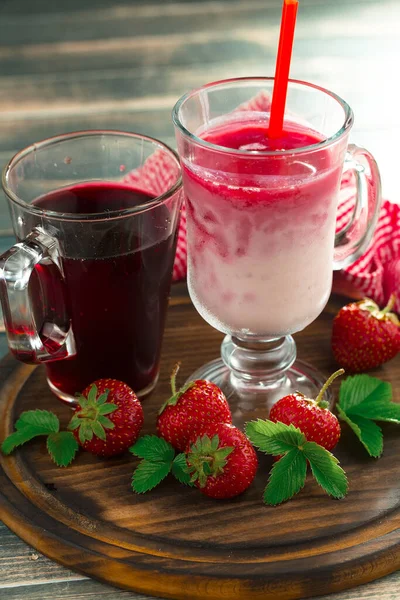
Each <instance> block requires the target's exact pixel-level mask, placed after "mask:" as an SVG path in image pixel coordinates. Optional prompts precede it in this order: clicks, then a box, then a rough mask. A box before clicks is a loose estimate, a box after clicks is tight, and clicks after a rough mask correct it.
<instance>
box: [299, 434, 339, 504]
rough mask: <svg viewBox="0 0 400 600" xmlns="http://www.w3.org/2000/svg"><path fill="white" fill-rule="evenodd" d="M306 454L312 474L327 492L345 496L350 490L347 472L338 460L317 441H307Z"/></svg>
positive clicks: (305, 445) (331, 494) (334, 495)
mask: <svg viewBox="0 0 400 600" xmlns="http://www.w3.org/2000/svg"><path fill="white" fill-rule="evenodd" d="M303 453H304V456H305V457H306V458H307V459H308V461H309V463H310V466H311V471H312V474H313V475H314V477H315V479H316V480H317V483H318V484H319V485H320V486H321V487H322V489H324V490H325V492H326V493H327V494H329V495H330V496H333V497H334V498H344V496H345V495H346V494H347V491H348V487H349V484H348V481H347V477H346V473H345V472H344V471H343V469H342V468H341V467H339V464H338V462H339V461H338V460H337V458H335V456H333V454H331V453H330V452H328V450H326V449H325V448H323V447H322V446H319V445H318V444H316V443H315V442H306V443H305V444H304V446H303Z"/></svg>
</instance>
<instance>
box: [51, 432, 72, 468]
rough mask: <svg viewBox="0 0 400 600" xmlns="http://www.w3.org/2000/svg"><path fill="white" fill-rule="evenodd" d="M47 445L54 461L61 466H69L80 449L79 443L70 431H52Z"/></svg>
mask: <svg viewBox="0 0 400 600" xmlns="http://www.w3.org/2000/svg"><path fill="white" fill-rule="evenodd" d="M46 446H47V450H48V452H49V454H50V456H51V458H52V460H53V462H55V463H56V465H57V466H59V467H67V466H68V465H69V464H70V463H71V462H72V461H73V460H74V458H75V454H76V453H77V451H78V449H79V444H78V442H77V441H76V439H75V438H74V436H73V434H72V433H71V432H70V431H59V432H57V433H51V434H50V435H49V436H48V438H47V442H46Z"/></svg>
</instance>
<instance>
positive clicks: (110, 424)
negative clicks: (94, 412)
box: [97, 415, 115, 429]
mask: <svg viewBox="0 0 400 600" xmlns="http://www.w3.org/2000/svg"><path fill="white" fill-rule="evenodd" d="M97 420H98V422H99V423H101V425H103V427H105V428H106V429H114V427H115V425H114V423H113V422H112V421H110V419H108V418H107V417H105V416H104V415H99V416H98V417H97Z"/></svg>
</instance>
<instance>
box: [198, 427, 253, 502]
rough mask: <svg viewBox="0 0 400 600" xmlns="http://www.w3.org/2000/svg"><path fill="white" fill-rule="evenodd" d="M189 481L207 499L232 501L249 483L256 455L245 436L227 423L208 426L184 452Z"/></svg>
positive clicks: (251, 478) (251, 479)
mask: <svg viewBox="0 0 400 600" xmlns="http://www.w3.org/2000/svg"><path fill="white" fill-rule="evenodd" d="M186 451H187V452H186V461H187V464H188V467H189V472H190V474H191V476H192V478H191V481H192V482H193V483H194V484H195V485H196V486H197V487H198V488H199V489H200V491H201V492H202V493H203V494H205V495H206V496H209V497H210V498H233V497H234V496H237V495H238V494H241V493H242V492H244V491H245V490H247V488H248V487H249V486H250V484H251V483H252V481H253V479H254V477H255V474H256V471H257V466H258V460H257V455H256V452H255V450H254V448H253V446H252V445H251V443H250V442H249V440H248V439H247V437H246V436H245V434H244V433H243V432H242V431H240V429H237V427H234V426H233V425H230V424H229V423H210V424H208V425H207V426H206V427H205V428H204V429H203V430H202V432H201V434H200V435H199V436H197V437H196V436H195V437H194V438H193V439H192V441H191V442H189V445H188V447H187V449H186Z"/></svg>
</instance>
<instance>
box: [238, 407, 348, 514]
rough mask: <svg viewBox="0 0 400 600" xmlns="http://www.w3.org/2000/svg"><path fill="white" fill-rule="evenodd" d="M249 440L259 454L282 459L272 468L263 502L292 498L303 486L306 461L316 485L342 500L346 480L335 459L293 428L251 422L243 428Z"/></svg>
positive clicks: (269, 422)
mask: <svg viewBox="0 0 400 600" xmlns="http://www.w3.org/2000/svg"><path fill="white" fill-rule="evenodd" d="M246 434H247V437H248V438H249V439H250V441H251V442H252V443H253V444H254V445H255V446H256V447H257V448H258V449H259V450H261V451H262V452H265V453H266V454H272V455H273V456H281V455H283V456H282V458H280V459H279V461H277V462H276V463H275V464H274V466H273V467H272V470H271V473H270V476H269V480H268V484H267V487H266V488H265V491H264V502H265V503H266V504H270V505H272V506H276V505H277V504H281V503H282V502H285V501H286V500H289V499H290V498H292V497H293V496H294V495H295V494H297V493H298V492H299V491H300V490H301V489H302V488H303V487H304V485H305V482H306V475H307V461H308V462H309V464H310V467H311V472H312V474H313V476H314V478H315V480H316V481H317V483H318V484H319V485H320V486H321V487H322V489H324V490H325V492H326V493H327V494H329V495H330V496H333V497H334V498H343V497H344V496H345V495H346V494H347V491H348V482H347V477H346V474H345V472H344V471H343V469H342V468H341V467H340V466H339V464H338V460H337V459H336V458H335V457H334V456H333V454H331V453H330V452H329V451H328V450H325V448H323V447H322V446H319V445H318V444H316V443H315V442H307V440H306V437H305V435H304V434H303V433H302V432H301V431H300V429H298V428H297V427H294V426H293V425H285V424H284V423H280V422H277V423H273V422H272V421H267V420H266V421H263V420H261V419H258V420H257V421H250V422H249V423H247V425H246Z"/></svg>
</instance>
